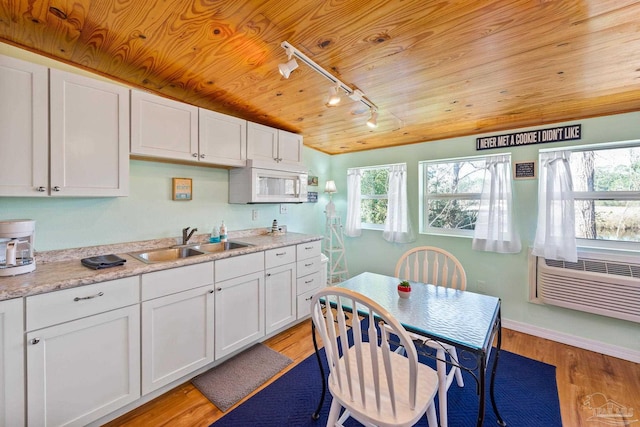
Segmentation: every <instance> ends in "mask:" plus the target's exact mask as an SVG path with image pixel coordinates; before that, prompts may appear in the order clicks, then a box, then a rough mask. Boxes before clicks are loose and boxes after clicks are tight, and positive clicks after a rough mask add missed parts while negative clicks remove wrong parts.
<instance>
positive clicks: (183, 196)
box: [173, 178, 193, 200]
mask: <svg viewBox="0 0 640 427" xmlns="http://www.w3.org/2000/svg"><path fill="white" fill-rule="evenodd" d="M192 196H193V187H192V182H191V178H173V200H191V198H192Z"/></svg>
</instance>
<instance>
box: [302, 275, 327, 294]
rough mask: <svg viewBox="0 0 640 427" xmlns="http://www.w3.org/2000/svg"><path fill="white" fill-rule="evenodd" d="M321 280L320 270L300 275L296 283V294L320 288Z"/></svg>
mask: <svg viewBox="0 0 640 427" xmlns="http://www.w3.org/2000/svg"><path fill="white" fill-rule="evenodd" d="M321 282H322V280H321V279H320V272H319V271H316V272H315V273H312V274H309V275H307V276H304V277H300V278H299V279H298V281H297V283H296V285H297V292H298V295H300V294H303V293H305V292H307V291H310V290H312V289H316V288H320V287H321V286H322V283H321Z"/></svg>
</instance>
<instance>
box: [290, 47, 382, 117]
mask: <svg viewBox="0 0 640 427" xmlns="http://www.w3.org/2000/svg"><path fill="white" fill-rule="evenodd" d="M280 46H281V47H282V48H283V49H284V50H285V52H286V53H287V56H288V58H289V62H287V63H286V64H280V65H278V69H279V70H280V74H282V75H283V76H284V78H285V79H288V78H289V75H290V74H291V72H292V71H293V70H295V69H296V68H298V63H297V62H296V59H295V58H293V57H294V56H295V57H296V58H298V59H299V60H301V61H302V62H304V63H305V64H307V65H308V66H309V67H310V68H311V69H312V70H313V71H315V72H316V73H318V74H320V75H321V76H323V77H324V78H326V79H327V80H329V81H330V82H331V83H333V84H334V86H332V87H331V89H330V94H329V101H328V102H327V105H330V106H333V105H336V104H338V103H339V102H340V91H342V92H344V93H346V94H347V96H349V98H351V99H352V100H353V101H356V102H360V103H362V104H364V105H365V106H366V107H367V108H369V110H370V111H371V117H369V120H368V121H367V126H369V127H371V128H375V127H377V126H378V107H376V105H375V104H374V103H373V102H371V101H369V99H368V98H367V97H366V96H365V94H364V93H362V91H361V90H359V89H352V88H351V87H349V86H347V85H346V84H345V83H343V82H341V81H340V80H338V79H337V78H336V77H335V76H334V75H333V74H331V73H330V72H328V71H327V70H325V69H324V68H322V67H321V66H319V65H318V64H316V63H315V62H313V61H312V60H311V59H309V58H308V57H307V56H306V55H305V54H304V53H302V52H300V51H299V50H298V49H296V48H295V47H293V46H291V44H289V42H286V41H284V42H282V43H281V44H280Z"/></svg>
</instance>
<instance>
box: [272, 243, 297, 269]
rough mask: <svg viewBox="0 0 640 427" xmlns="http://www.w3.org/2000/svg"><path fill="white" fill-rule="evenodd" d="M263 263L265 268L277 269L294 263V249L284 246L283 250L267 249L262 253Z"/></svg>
mask: <svg viewBox="0 0 640 427" xmlns="http://www.w3.org/2000/svg"><path fill="white" fill-rule="evenodd" d="M264 262H265V266H266V268H271V267H277V266H279V265H285V264H289V263H292V262H296V247H295V246H285V247H283V248H277V249H269V250H268V251H264Z"/></svg>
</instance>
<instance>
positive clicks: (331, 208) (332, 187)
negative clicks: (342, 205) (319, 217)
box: [324, 180, 338, 218]
mask: <svg viewBox="0 0 640 427" xmlns="http://www.w3.org/2000/svg"><path fill="white" fill-rule="evenodd" d="M324 192H325V193H329V203H327V207H326V208H325V210H324V211H325V213H326V214H327V217H329V218H331V217H334V216H335V215H336V206H335V205H334V204H333V201H332V200H331V196H332V195H333V193H337V192H338V190H337V189H336V183H335V181H332V180H329V181H327V183H326V184H325V186H324Z"/></svg>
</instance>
